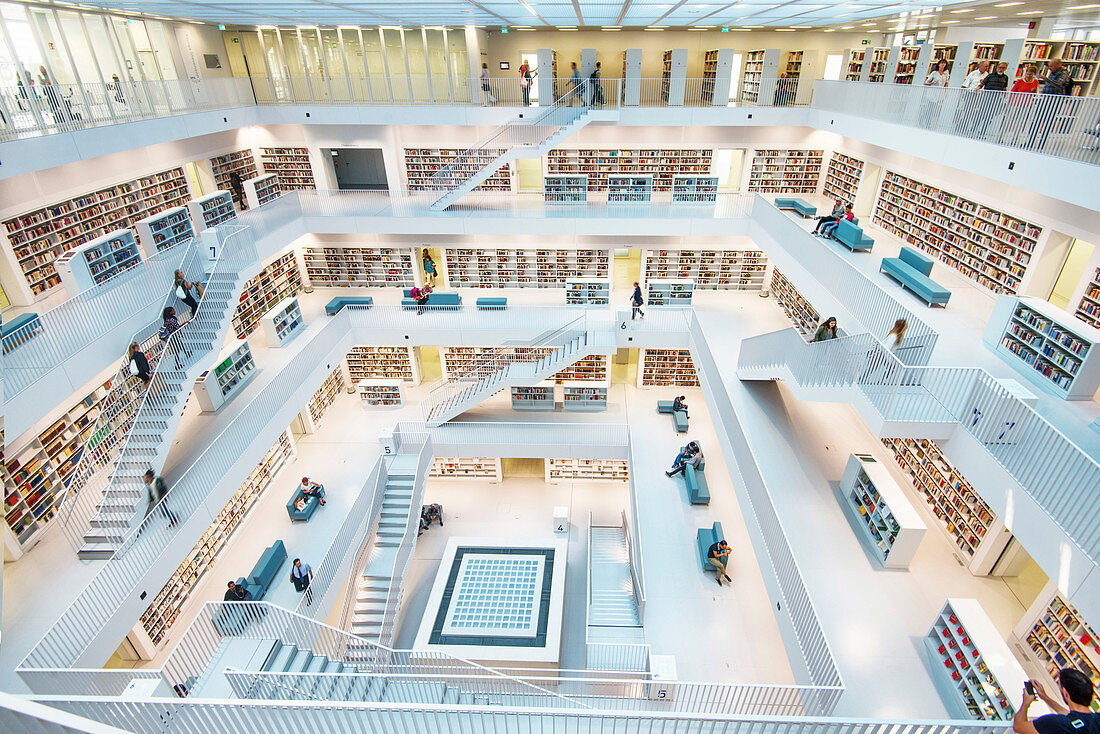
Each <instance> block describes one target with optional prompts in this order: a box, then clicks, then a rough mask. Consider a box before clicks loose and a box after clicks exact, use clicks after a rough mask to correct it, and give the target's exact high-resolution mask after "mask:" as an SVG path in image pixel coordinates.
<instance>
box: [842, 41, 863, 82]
mask: <svg viewBox="0 0 1100 734" xmlns="http://www.w3.org/2000/svg"><path fill="white" fill-rule="evenodd" d="M866 54H867V51H866V49H862V48H853V49H851V50H850V51H849V52H848V68H847V69H845V70H844V80H845V81H849V82H858V81H859V80H860V78H861V77H860V74H862V73H863V58H864V56H866Z"/></svg>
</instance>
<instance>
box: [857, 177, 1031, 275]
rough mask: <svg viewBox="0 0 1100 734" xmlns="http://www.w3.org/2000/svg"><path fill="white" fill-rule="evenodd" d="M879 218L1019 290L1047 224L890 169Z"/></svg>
mask: <svg viewBox="0 0 1100 734" xmlns="http://www.w3.org/2000/svg"><path fill="white" fill-rule="evenodd" d="M874 222H875V223H876V224H878V225H879V226H880V227H882V228H883V229H885V230H886V231H887V232H889V233H890V234H893V235H895V236H897V237H899V238H900V239H902V240H904V241H905V242H906V243H907V244H910V245H913V246H914V247H917V248H919V249H921V250H924V251H925V252H928V253H930V254H932V255H933V256H935V257H936V258H938V259H939V260H940V261H941V262H943V263H946V264H947V265H950V266H951V267H953V268H955V269H956V270H958V271H959V272H961V273H962V274H963V275H965V276H966V277H968V278H970V279H971V280H974V281H975V282H977V283H978V284H979V285H981V286H984V287H986V288H988V289H989V290H991V291H993V292H994V293H1015V292H1016V291H1017V289H1018V288H1019V287H1020V282H1021V280H1022V278H1023V277H1024V271H1025V270H1026V268H1027V265H1028V263H1029V262H1030V261H1031V255H1032V253H1033V252H1034V251H1035V245H1036V243H1037V242H1038V239H1039V235H1040V234H1041V233H1042V228H1041V227H1039V226H1038V225H1036V224H1031V223H1030V222H1026V221H1024V220H1022V219H1017V218H1015V217H1010V216H1008V215H1007V214H1003V213H1001V212H999V211H997V210H995V209H990V208H989V207H986V206H983V205H982V204H979V203H977V202H974V201H970V200H968V199H964V198H962V197H961V196H957V195H955V194H952V193H951V192H949V191H946V190H944V189H940V188H937V187H935V186H929V185H928V184H924V183H921V182H920V181H917V180H916V179H912V178H909V177H907V176H902V175H901V174H899V173H895V172H893V171H889V170H888V171H886V174H885V176H883V179H882V186H881V188H880V189H879V196H878V202H877V204H876V206H875V214H874Z"/></svg>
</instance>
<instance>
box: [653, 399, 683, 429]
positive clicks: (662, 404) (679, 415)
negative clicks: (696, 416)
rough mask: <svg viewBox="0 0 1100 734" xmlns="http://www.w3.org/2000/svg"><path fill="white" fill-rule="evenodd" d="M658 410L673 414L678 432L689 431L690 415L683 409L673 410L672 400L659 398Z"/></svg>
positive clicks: (673, 420)
mask: <svg viewBox="0 0 1100 734" xmlns="http://www.w3.org/2000/svg"><path fill="white" fill-rule="evenodd" d="M657 412H658V413H668V414H670V415H671V416H672V422H673V424H674V425H675V426H676V432H677V433H687V429H688V417H687V412H686V411H683V410H676V411H674V410H672V401H671V400H658V401H657Z"/></svg>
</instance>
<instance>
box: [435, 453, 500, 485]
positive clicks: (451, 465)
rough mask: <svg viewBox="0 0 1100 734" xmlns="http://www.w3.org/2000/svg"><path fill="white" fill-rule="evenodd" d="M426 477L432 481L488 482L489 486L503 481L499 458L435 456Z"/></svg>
mask: <svg viewBox="0 0 1100 734" xmlns="http://www.w3.org/2000/svg"><path fill="white" fill-rule="evenodd" d="M428 476H429V477H431V478H433V479H437V478H438V479H476V480H477V481H482V482H483V481H485V480H488V481H489V483H490V484H495V483H497V482H500V481H503V479H504V472H503V470H502V467H501V460H500V459H499V458H491V457H454V456H437V457H435V458H434V459H432V466H431V469H430V470H429V472H428Z"/></svg>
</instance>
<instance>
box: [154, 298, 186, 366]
mask: <svg viewBox="0 0 1100 734" xmlns="http://www.w3.org/2000/svg"><path fill="white" fill-rule="evenodd" d="M161 319H162V321H163V323H162V324H161V327H160V331H159V332H157V336H159V337H160V340H161V341H162V342H164V348H165V349H167V348H168V341H169V340H170V339H171V338H172V335H173V334H175V333H176V332H177V331H179V328H180V322H179V319H178V318H176V309H174V308H172V307H171V306H169V307H168V308H166V309H164V311H162V312H161ZM176 341H177V344H176V348H175V349H174V350H173V352H172V354H173V355H174V356H175V358H176V369H177V370H178V369H180V352H181V351H182V352H183V353H184V354H186V355H187V356H188V357H190V356H191V352H190V350H188V349H187V345H186V344H184V343H183V339H177V340H176Z"/></svg>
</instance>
